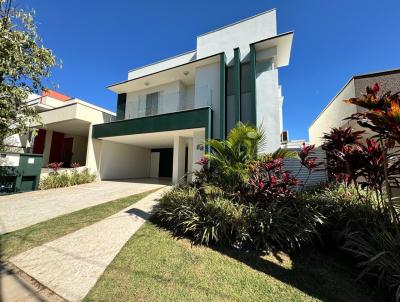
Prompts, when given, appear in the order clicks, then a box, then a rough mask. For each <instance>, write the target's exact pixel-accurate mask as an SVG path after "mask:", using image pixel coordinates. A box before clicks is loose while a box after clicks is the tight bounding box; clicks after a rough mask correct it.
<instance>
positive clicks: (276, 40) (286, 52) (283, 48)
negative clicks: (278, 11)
mask: <svg viewBox="0 0 400 302" xmlns="http://www.w3.org/2000/svg"><path fill="white" fill-rule="evenodd" d="M292 41H293V32H292V31H291V32H287V33H284V34H280V35H277V36H275V37H272V38H268V39H265V40H262V41H258V42H255V43H253V45H254V47H255V49H256V51H260V50H265V49H268V48H271V47H276V49H277V58H276V67H283V66H287V65H289V61H290V53H291V50H292Z"/></svg>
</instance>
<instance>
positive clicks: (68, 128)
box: [44, 119, 90, 136]
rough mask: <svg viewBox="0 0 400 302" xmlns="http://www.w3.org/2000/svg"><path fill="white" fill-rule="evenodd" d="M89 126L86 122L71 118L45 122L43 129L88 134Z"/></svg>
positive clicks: (81, 134)
mask: <svg viewBox="0 0 400 302" xmlns="http://www.w3.org/2000/svg"><path fill="white" fill-rule="evenodd" d="M89 126H90V124H89V123H88V122H85V121H82V120H78V119H73V120H67V121H63V122H58V123H51V124H46V125H45V126H44V129H46V130H52V131H57V132H62V133H65V134H72V135H80V136H88V134H89Z"/></svg>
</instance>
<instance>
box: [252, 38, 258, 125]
mask: <svg viewBox="0 0 400 302" xmlns="http://www.w3.org/2000/svg"><path fill="white" fill-rule="evenodd" d="M250 81H251V82H250V83H251V86H250V89H251V106H252V107H253V108H252V111H251V112H252V117H251V120H252V121H251V122H252V124H253V125H254V126H257V99H256V49H255V47H254V45H253V44H252V45H250Z"/></svg>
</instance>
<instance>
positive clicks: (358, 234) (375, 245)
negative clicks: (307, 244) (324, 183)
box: [299, 183, 400, 300]
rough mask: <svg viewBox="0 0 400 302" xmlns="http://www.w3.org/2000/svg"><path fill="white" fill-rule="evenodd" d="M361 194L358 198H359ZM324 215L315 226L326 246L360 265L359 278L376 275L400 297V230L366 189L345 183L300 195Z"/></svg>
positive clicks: (383, 285) (376, 277) (382, 285)
mask: <svg viewBox="0 0 400 302" xmlns="http://www.w3.org/2000/svg"><path fill="white" fill-rule="evenodd" d="M360 195H361V198H360ZM299 198H301V199H302V200H304V201H305V202H307V203H309V204H310V206H312V207H313V208H314V209H315V210H316V211H317V212H318V213H320V214H321V215H322V216H323V217H324V223H323V224H322V225H320V227H319V228H318V233H319V235H320V238H321V242H322V243H323V245H324V246H325V248H327V249H330V250H332V249H335V250H336V251H337V252H341V253H344V254H345V256H346V258H350V259H353V260H354V262H355V263H356V265H357V266H358V267H360V269H361V271H360V275H359V277H360V278H362V277H366V276H368V277H369V278H375V279H376V280H378V284H379V285H380V286H381V287H383V288H386V289H389V290H388V292H389V294H388V295H389V296H390V293H394V295H392V297H393V296H395V297H396V299H397V300H399V299H400V295H399V294H400V282H399V281H400V280H399V276H400V265H399V264H400V262H399V259H400V241H399V239H400V229H399V225H398V224H396V223H394V222H393V221H392V220H391V219H390V215H389V214H388V212H387V211H386V212H385V211H383V210H382V209H379V208H378V200H377V197H376V196H375V195H374V194H370V192H367V190H366V189H362V188H355V186H354V185H346V184H344V183H342V184H337V185H331V186H329V187H326V188H323V189H320V190H317V191H314V192H302V193H301V195H300V196H299Z"/></svg>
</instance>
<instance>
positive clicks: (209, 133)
mask: <svg viewBox="0 0 400 302" xmlns="http://www.w3.org/2000/svg"><path fill="white" fill-rule="evenodd" d="M208 120H209V123H208V127H206V133H205V139H206V141H207V140H209V139H211V138H213V131H212V129H213V123H212V121H213V111H212V110H209V111H208ZM210 151H211V150H210V146H209V145H207V144H206V145H205V153H206V154H207V153H210Z"/></svg>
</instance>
